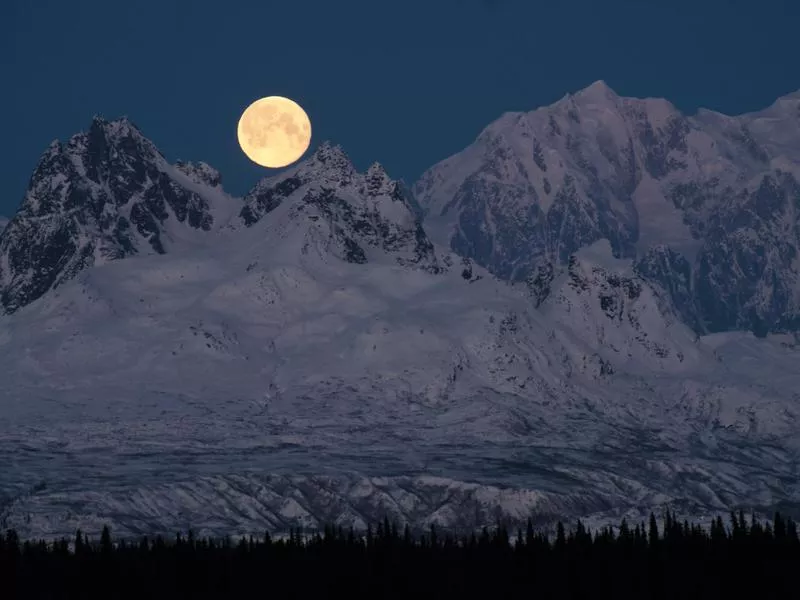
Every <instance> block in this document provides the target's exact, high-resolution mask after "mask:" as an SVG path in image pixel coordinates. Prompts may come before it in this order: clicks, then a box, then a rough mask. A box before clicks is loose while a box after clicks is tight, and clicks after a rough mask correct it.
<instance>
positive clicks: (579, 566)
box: [0, 512, 800, 600]
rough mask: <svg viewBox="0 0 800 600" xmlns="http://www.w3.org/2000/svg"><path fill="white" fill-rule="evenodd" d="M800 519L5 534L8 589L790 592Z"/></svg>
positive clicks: (42, 593) (463, 594)
mask: <svg viewBox="0 0 800 600" xmlns="http://www.w3.org/2000/svg"><path fill="white" fill-rule="evenodd" d="M798 567H800V540H799V539H798V533H797V525H796V523H795V522H794V521H793V520H792V519H790V518H784V517H782V516H781V515H780V514H776V515H775V517H774V518H773V520H772V521H769V522H760V521H758V520H757V519H756V518H755V517H751V518H750V519H749V520H748V519H746V518H745V516H744V515H743V514H742V513H738V514H736V513H732V514H731V515H730V520H729V522H728V523H725V522H723V520H722V518H717V519H716V520H715V521H714V522H713V524H712V525H711V527H710V528H708V529H706V528H703V527H700V526H699V525H696V524H690V523H689V522H687V521H683V522H681V521H679V520H677V519H675V518H674V516H673V515H672V514H671V513H669V512H668V513H666V515H665V517H664V519H663V520H662V521H661V522H660V523H659V522H658V520H657V519H656V518H655V516H653V515H652V514H651V515H650V519H649V522H648V523H646V524H645V523H639V524H636V525H635V526H631V525H630V524H629V523H627V522H626V521H622V523H621V524H620V526H619V527H618V528H611V527H605V528H602V529H599V530H596V531H590V530H589V529H587V528H586V527H585V526H584V524H583V523H581V522H580V521H578V522H577V525H576V526H575V527H574V528H573V529H571V530H570V531H567V530H566V529H565V527H564V525H563V524H562V523H559V524H558V526H557V529H556V534H555V536H548V535H547V534H546V533H543V532H540V531H535V530H534V528H533V526H532V524H531V523H530V521H529V522H528V526H527V528H526V529H520V530H517V531H514V532H511V531H509V530H508V529H507V528H506V527H504V526H502V525H499V526H497V527H496V528H493V529H492V530H491V531H490V530H488V529H484V530H483V531H482V532H480V533H473V534H471V535H466V536H461V537H456V536H454V535H449V534H442V533H441V532H440V531H438V530H437V529H436V528H435V527H433V526H432V527H431V528H430V531H428V532H427V533H425V534H423V535H414V534H412V533H411V532H410V530H409V528H408V527H407V526H406V527H404V528H403V530H402V531H401V530H400V529H399V528H398V526H397V525H396V524H393V523H390V522H389V521H388V520H385V521H384V522H383V523H380V524H378V525H377V527H370V528H369V529H368V530H367V532H366V534H357V533H356V532H354V531H353V530H352V529H350V530H347V531H345V530H343V529H342V528H339V527H332V526H328V527H325V528H324V530H323V531H320V532H316V533H312V534H302V533H301V532H300V531H298V530H293V531H291V532H290V534H289V536H288V538H281V539H273V538H272V537H270V535H269V534H265V535H264V536H262V537H259V538H254V537H246V538H241V539H238V540H231V539H218V540H215V539H212V538H207V537H206V538H196V537H195V536H194V535H193V534H192V533H191V532H189V533H188V535H186V536H183V535H181V534H178V535H177V536H176V537H175V538H174V539H165V538H163V537H160V536H158V537H155V538H152V539H151V538H147V537H144V538H142V539H140V540H138V541H131V540H125V539H120V540H117V541H115V540H113V538H112V536H111V532H110V530H109V528H108V527H105V528H104V529H103V532H102V535H101V536H100V539H99V540H98V541H92V540H89V539H88V538H87V536H85V535H84V534H83V533H81V532H80V531H78V532H77V534H76V536H75V538H74V539H73V540H66V539H62V540H60V541H57V542H51V543H47V542H45V541H30V540H26V541H22V540H20V538H19V537H18V535H17V534H16V533H15V532H14V531H13V530H12V531H8V532H7V533H6V534H5V536H2V535H0V597H2V598H9V599H11V598H147V599H149V598H234V597H240V596H242V597H243V596H247V597H253V598H333V597H346V598H409V597H410V598H416V597H419V598H473V597H474V598H532V599H537V598H587V599H588V598H637V599H638V598H659V599H667V598H703V600H708V599H714V598H723V597H730V596H733V595H735V596H737V597H739V596H742V597H750V598H759V599H767V598H793V597H797V596H798V594H800V592H798V590H800V587H799V586H798V580H797V576H796V572H797V571H796V570H797V569H798Z"/></svg>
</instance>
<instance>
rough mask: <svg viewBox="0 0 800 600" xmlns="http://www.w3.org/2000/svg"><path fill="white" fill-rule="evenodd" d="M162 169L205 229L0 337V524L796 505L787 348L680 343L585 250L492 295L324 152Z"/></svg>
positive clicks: (791, 366)
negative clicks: (237, 177) (235, 176)
mask: <svg viewBox="0 0 800 600" xmlns="http://www.w3.org/2000/svg"><path fill="white" fill-rule="evenodd" d="M164 169H165V170H167V169H168V167H164ZM173 169H174V170H172V171H171V175H170V177H174V178H175V181H176V182H177V183H178V184H180V185H181V186H184V188H183V189H187V190H189V191H191V190H192V187H191V186H195V185H196V186H203V187H202V190H203V193H204V196H203V198H204V199H205V200H206V201H207V202H208V206H207V209H206V213H207V214H209V215H220V216H219V217H215V222H218V223H224V225H220V226H219V227H216V226H215V227H212V228H211V230H210V231H208V232H203V233H200V232H197V235H194V233H193V232H192V230H191V229H189V230H188V231H184V230H182V229H180V227H177V226H176V227H177V228H176V229H173V230H172V231H173V233H171V234H169V235H172V236H173V238H174V239H176V240H177V241H176V242H175V243H173V244H172V246H171V247H170V248H169V251H168V252H166V253H165V254H160V253H156V252H152V253H149V254H148V253H144V252H138V253H136V254H133V255H131V256H128V257H126V258H125V259H124V260H114V261H106V262H104V263H103V264H100V262H99V261H98V262H97V263H95V266H94V267H93V268H84V269H82V270H80V271H78V272H76V273H75V274H74V275H73V276H72V277H71V278H70V279H68V280H65V281H63V282H62V283H61V285H59V286H58V287H56V288H55V289H52V290H50V291H48V292H47V293H45V294H44V295H42V296H41V297H39V298H38V299H36V300H35V301H33V302H31V303H29V304H27V305H26V306H24V307H21V308H19V309H18V310H17V311H15V312H14V313H13V314H10V315H5V316H3V317H0V357H2V360H3V362H4V364H5V365H6V371H5V373H6V375H5V376H4V386H3V388H2V390H0V464H3V465H6V468H4V469H3V470H2V471H0V498H2V500H0V527H15V528H17V529H18V530H19V531H20V532H21V533H22V534H23V535H69V534H72V532H73V531H74V529H75V528H76V527H81V528H82V529H84V530H85V531H89V532H93V531H97V530H98V529H99V527H100V526H101V524H102V523H104V522H110V523H111V525H112V526H113V528H114V530H115V534H139V533H145V532H146V533H153V532H158V531H162V532H172V531H173V530H175V529H176V528H184V529H185V528H188V527H192V528H194V529H195V530H196V531H198V532H200V533H213V534H216V535H225V534H232V533H244V532H248V533H250V532H260V531H263V530H264V529H265V528H266V529H272V530H279V529H285V528H287V527H289V526H292V525H294V526H297V525H303V526H312V527H313V526H316V525H318V524H319V523H321V522H327V521H332V520H333V521H339V522H341V523H343V524H348V523H352V524H354V525H356V526H360V525H363V523H365V522H367V521H369V520H372V519H376V518H382V517H383V516H384V515H385V514H388V515H389V516H391V517H396V518H398V519H399V520H401V521H409V522H411V523H412V524H414V525H416V526H425V525H427V524H428V523H431V522H436V523H439V524H441V525H444V526H451V527H468V528H469V527H476V526H481V525H484V524H492V523H494V522H496V519H497V518H498V516H500V517H506V518H509V519H512V520H516V519H519V520H522V521H524V520H526V519H527V518H528V516H533V517H534V518H535V519H536V520H537V521H538V522H542V523H547V522H549V520H552V519H553V518H554V516H560V517H564V516H566V517H575V516H587V515H590V516H593V518H595V519H601V520H602V519H615V518H617V516H618V515H620V514H623V513H624V514H640V513H642V511H645V512H646V511H649V510H650V509H651V508H653V507H656V506H663V505H668V506H671V507H673V508H674V509H676V510H678V511H679V512H680V513H681V514H690V515H700V514H704V513H706V512H708V511H714V510H725V509H727V508H728V507H731V506H740V505H741V506H746V507H750V506H765V507H769V506H772V505H775V504H776V503H779V502H784V503H787V504H788V505H790V506H796V505H797V502H798V498H800V489H798V485H797V481H798V478H797V471H798V460H797V450H798V441H800V440H798V434H797V432H798V431H799V430H798V412H799V411H800V405H798V398H797V395H796V391H795V390H797V389H799V388H798V383H800V374H798V371H797V369H796V367H795V365H796V364H797V360H798V353H800V348H798V347H797V346H796V345H795V341H794V338H793V337H782V338H772V337H770V338H766V339H761V340H758V339H755V338H753V337H752V336H751V335H749V334H743V333H728V334H719V335H717V336H712V337H710V338H699V339H698V338H697V337H696V335H694V333H693V332H692V331H691V330H690V329H689V328H688V327H687V326H686V325H684V324H683V323H681V322H680V320H679V319H677V318H676V316H675V311H674V309H673V308H672V306H671V303H670V300H669V297H668V296H667V295H666V294H665V293H664V291H663V290H662V289H661V288H660V287H654V286H651V285H650V284H648V282H647V281H645V280H644V279H642V278H641V277H640V276H639V275H637V273H636V272H635V270H634V266H633V264H632V261H631V260H620V259H615V258H614V257H613V256H612V251H611V248H610V244H608V243H603V242H599V243H597V244H593V245H591V246H589V247H587V248H585V249H583V250H581V251H580V252H578V253H576V254H575V255H574V256H573V257H572V258H568V260H567V261H566V264H565V265H563V266H562V265H560V264H557V263H551V264H549V265H543V266H542V270H541V272H539V275H540V276H539V277H536V278H531V279H530V281H528V282H527V283H526V284H519V285H510V284H508V283H506V282H503V281H501V280H498V279H495V278H494V277H492V276H491V275H490V274H489V273H488V272H487V271H485V270H484V269H482V268H481V267H479V266H476V265H473V264H472V263H471V262H470V261H468V260H464V259H461V258H459V257H457V256H455V255H453V254H451V253H450V252H449V251H446V250H444V249H442V248H441V247H437V246H436V245H434V244H432V243H431V242H430V241H429V240H428V237H427V233H426V230H425V229H424V228H423V227H421V225H420V223H419V222H418V221H417V219H416V215H415V212H414V207H413V205H412V204H413V203H412V201H411V200H410V198H408V197H407V195H406V194H405V192H404V190H403V189H402V186H400V185H398V184H397V183H396V182H394V181H392V180H391V179H390V178H389V177H388V175H386V173H385V171H384V170H383V169H382V168H381V167H380V166H378V165H375V166H373V167H371V168H370V169H369V170H368V171H367V172H366V173H358V172H356V170H355V169H354V168H353V166H352V164H350V162H349V160H348V159H347V156H346V155H345V154H344V152H343V151H342V150H341V148H338V147H336V146H332V145H330V144H323V145H322V146H321V147H320V148H319V149H318V150H317V152H315V153H314V155H313V156H311V157H310V158H309V159H308V160H307V161H304V162H303V163H300V164H299V165H297V166H296V167H294V168H291V169H288V170H286V171H284V172H282V173H281V174H280V175H278V176H276V177H273V178H269V179H265V180H264V181H262V182H260V183H259V184H258V185H257V186H256V187H255V188H254V189H253V191H252V192H251V193H250V194H248V195H247V197H246V198H245V199H244V200H243V202H241V203H235V202H233V201H232V200H231V199H229V198H227V197H226V196H224V194H220V195H218V196H214V195H212V194H207V193H206V191H207V189H208V187H207V186H208V185H211V186H212V187H213V185H214V184H213V181H214V177H213V173H211V172H209V171H208V170H207V169H205V168H188V167H185V166H184V167H180V166H176V167H174V168H173ZM178 173H180V174H182V175H179V174H178ZM17 219H18V220H22V219H20V217H19V213H18V216H17ZM167 222H168V223H169V220H167ZM201 229H202V228H201ZM159 231H165V232H167V233H169V230H168V229H166V227H165V228H164V229H160V230H159ZM180 231H184V233H185V234H186V235H185V237H181V238H178V237H177V236H178V233H176V232H180ZM167 233H165V234H163V235H165V236H166V235H167ZM159 235H162V234H159ZM3 239H4V240H5V237H4V238H3Z"/></svg>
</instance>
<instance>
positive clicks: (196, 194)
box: [0, 116, 218, 313]
mask: <svg viewBox="0 0 800 600" xmlns="http://www.w3.org/2000/svg"><path fill="white" fill-rule="evenodd" d="M192 168H193V169H194V170H195V171H196V172H197V173H202V174H204V175H206V176H208V177H209V178H210V179H211V180H213V179H214V173H215V172H214V171H213V169H211V168H210V167H207V165H205V167H203V166H202V163H198V164H197V165H195V166H194V167H192ZM186 169H187V167H186V166H184V168H183V169H182V171H183V172H184V174H185V173H186ZM190 170H191V169H190ZM177 173H178V170H177V169H175V168H173V167H172V166H171V165H169V164H168V163H167V161H166V159H165V158H164V157H163V155H162V154H161V152H160V151H159V150H158V148H156V146H155V145H154V144H153V143H152V142H151V141H150V140H149V139H147V138H146V137H144V135H143V134H142V133H141V131H139V129H138V128H137V127H136V126H135V125H133V123H131V122H130V120H129V119H127V118H125V117H123V118H121V119H116V120H114V121H106V120H105V119H103V118H102V117H97V116H96V117H95V118H94V119H93V120H92V123H91V125H90V127H89V130H88V131H85V132H82V133H78V134H76V135H74V136H72V137H71V138H70V139H69V141H68V142H67V144H66V145H63V144H61V143H60V142H53V143H52V144H50V146H49V147H48V149H47V151H46V152H45V153H44V155H43V156H42V158H41V160H40V161H39V164H38V165H37V167H36V169H35V171H34V173H33V176H32V177H31V180H30V184H29V186H28V190H27V192H26V194H25V197H24V199H23V201H22V203H21V205H20V207H19V209H18V210H17V214H16V216H15V218H14V220H13V221H11V223H9V225H8V227H7V228H6V229H5V230H4V233H3V236H2V238H0V310H2V311H3V312H6V313H12V312H15V311H16V310H18V309H19V308H21V307H23V306H25V305H27V304H30V303H31V302H33V301H34V300H36V299H37V298H39V297H41V296H42V295H43V294H45V293H46V292H47V291H48V290H50V289H52V288H54V287H57V286H59V285H61V284H62V283H64V282H66V281H68V280H69V279H72V278H73V277H75V276H76V275H77V274H78V273H79V272H80V271H82V270H84V269H86V268H88V267H91V266H93V265H97V264H103V263H104V262H108V261H111V260H118V259H121V258H125V257H128V256H131V255H134V254H138V253H142V252H144V253H149V252H153V253H158V254H164V253H166V251H167V247H168V246H169V245H170V244H171V243H173V242H174V241H175V240H176V239H178V237H180V236H182V235H184V233H185V232H187V231H190V230H202V231H209V230H210V229H211V226H212V224H213V220H214V218H213V214H212V213H213V211H212V207H211V205H210V203H209V198H208V197H206V196H205V195H204V194H203V192H202V189H201V188H202V187H204V186H203V185H191V184H189V185H187V184H188V182H187V181H186V179H183V181H180V180H179V179H180V178H178V177H176V175H177ZM197 173H196V174H197ZM217 176H218V174H217ZM194 179H195V180H196V181H197V179H198V178H197V177H195V178H194ZM200 183H201V182H199V181H198V184H200ZM205 187H208V184H206V186H205ZM168 221H169V223H168ZM178 224H180V225H178ZM176 236H177V237H176Z"/></svg>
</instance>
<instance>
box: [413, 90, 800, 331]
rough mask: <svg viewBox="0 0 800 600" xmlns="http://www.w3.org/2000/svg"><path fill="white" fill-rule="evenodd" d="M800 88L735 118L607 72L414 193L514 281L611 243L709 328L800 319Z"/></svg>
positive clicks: (516, 116)
mask: <svg viewBox="0 0 800 600" xmlns="http://www.w3.org/2000/svg"><path fill="white" fill-rule="evenodd" d="M799 179H800V92H796V93H794V94H790V95H788V96H785V97H783V98H780V99H779V100H778V101H776V102H775V103H774V104H773V105H772V106H770V107H769V108H767V109H765V110H763V111H760V112H757V113H752V114H746V115H741V116H738V117H729V116H726V115H722V114H719V113H716V112H712V111H708V110H701V111H699V112H698V113H697V114H696V115H694V116H685V115H683V114H681V113H680V112H679V111H678V110H677V109H676V108H675V107H674V106H672V105H671V104H670V103H669V102H668V101H666V100H662V99H644V100H640V99H634V98H623V97H620V96H618V95H617V94H616V93H614V91H613V90H611V89H610V88H609V87H608V86H607V85H606V84H605V83H604V82H602V81H598V82H596V83H594V84H592V85H591V86H589V87H588V88H586V89H584V90H582V91H580V92H578V93H576V94H574V95H569V94H568V95H567V96H565V97H564V98H563V99H562V100H560V101H558V102H556V103H555V104H553V105H552V106H548V107H544V108H540V109H537V110H534V111H532V112H528V113H506V114H505V115H503V116H502V117H500V118H499V119H498V120H497V121H495V122H494V123H492V124H491V125H489V126H488V127H487V128H486V129H485V130H484V131H483V132H482V133H481V134H480V135H479V136H478V138H477V139H476V141H475V142H474V143H473V144H472V145H470V146H469V147H468V148H466V149H464V150H463V151H462V152H459V153H458V154H456V155H454V156H452V157H450V158H448V159H446V160H444V161H442V162H441V163H439V164H438V165H436V166H434V167H432V168H431V169H430V170H429V171H427V172H426V173H425V174H424V175H423V176H422V178H421V179H420V181H419V182H417V184H416V185H415V186H414V193H415V195H416V197H417V199H418V200H419V202H420V204H421V205H422V206H423V207H424V209H425V210H426V212H427V214H428V219H427V221H426V227H427V229H428V232H429V234H431V235H432V237H433V239H434V240H435V241H437V242H439V243H442V244H445V245H449V246H450V247H452V248H453V249H454V250H455V251H457V252H459V253H460V254H462V255H464V256H468V257H470V258H473V259H474V260H475V261H476V262H477V263H479V264H481V265H484V266H486V267H487V268H488V269H489V270H491V271H492V272H493V273H495V274H496V275H498V276H500V277H503V278H510V279H515V280H522V279H525V278H526V277H529V276H531V275H532V274H535V273H536V271H537V269H538V266H539V265H540V264H541V263H543V262H555V263H560V264H564V263H566V261H567V260H568V258H569V256H570V255H571V254H572V253H574V252H575V251H576V250H578V249H579V248H582V247H584V246H587V245H589V244H591V243H593V242H595V241H597V240H599V239H607V240H609V242H610V244H611V247H612V248H613V251H614V254H615V256H618V257H628V258H636V259H637V271H638V272H639V273H640V274H641V275H643V276H644V277H646V278H648V279H649V280H650V281H652V282H654V283H656V284H658V285H659V286H660V287H662V288H663V289H664V290H666V291H667V292H668V293H669V294H670V295H671V298H672V301H673V302H674V303H675V304H676V306H677V308H678V310H679V312H680V314H681V316H682V318H683V320H684V321H685V322H687V323H689V324H690V325H692V327H693V328H694V329H695V330H696V331H697V332H699V333H703V332H718V331H730V330H739V329H746V330H751V331H754V332H756V333H757V334H759V335H763V334H764V333H765V332H767V331H775V332H780V331H794V330H797V329H798V328H800V266H798V265H800V263H798V261H797V256H798V252H800V183H798V180H799Z"/></svg>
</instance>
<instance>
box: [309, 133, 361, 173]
mask: <svg viewBox="0 0 800 600" xmlns="http://www.w3.org/2000/svg"><path fill="white" fill-rule="evenodd" d="M306 163H307V164H308V165H309V166H323V167H325V169H327V170H335V171H343V172H348V173H351V172H354V171H355V167H353V163H352V162H351V161H350V157H349V156H347V153H346V152H345V151H344V149H342V147H341V146H340V145H339V144H333V143H332V142H330V141H324V142H322V143H321V144H320V145H319V146H318V147H317V149H316V150H315V151H314V154H313V155H312V157H311V159H310V160H309V161H306Z"/></svg>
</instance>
